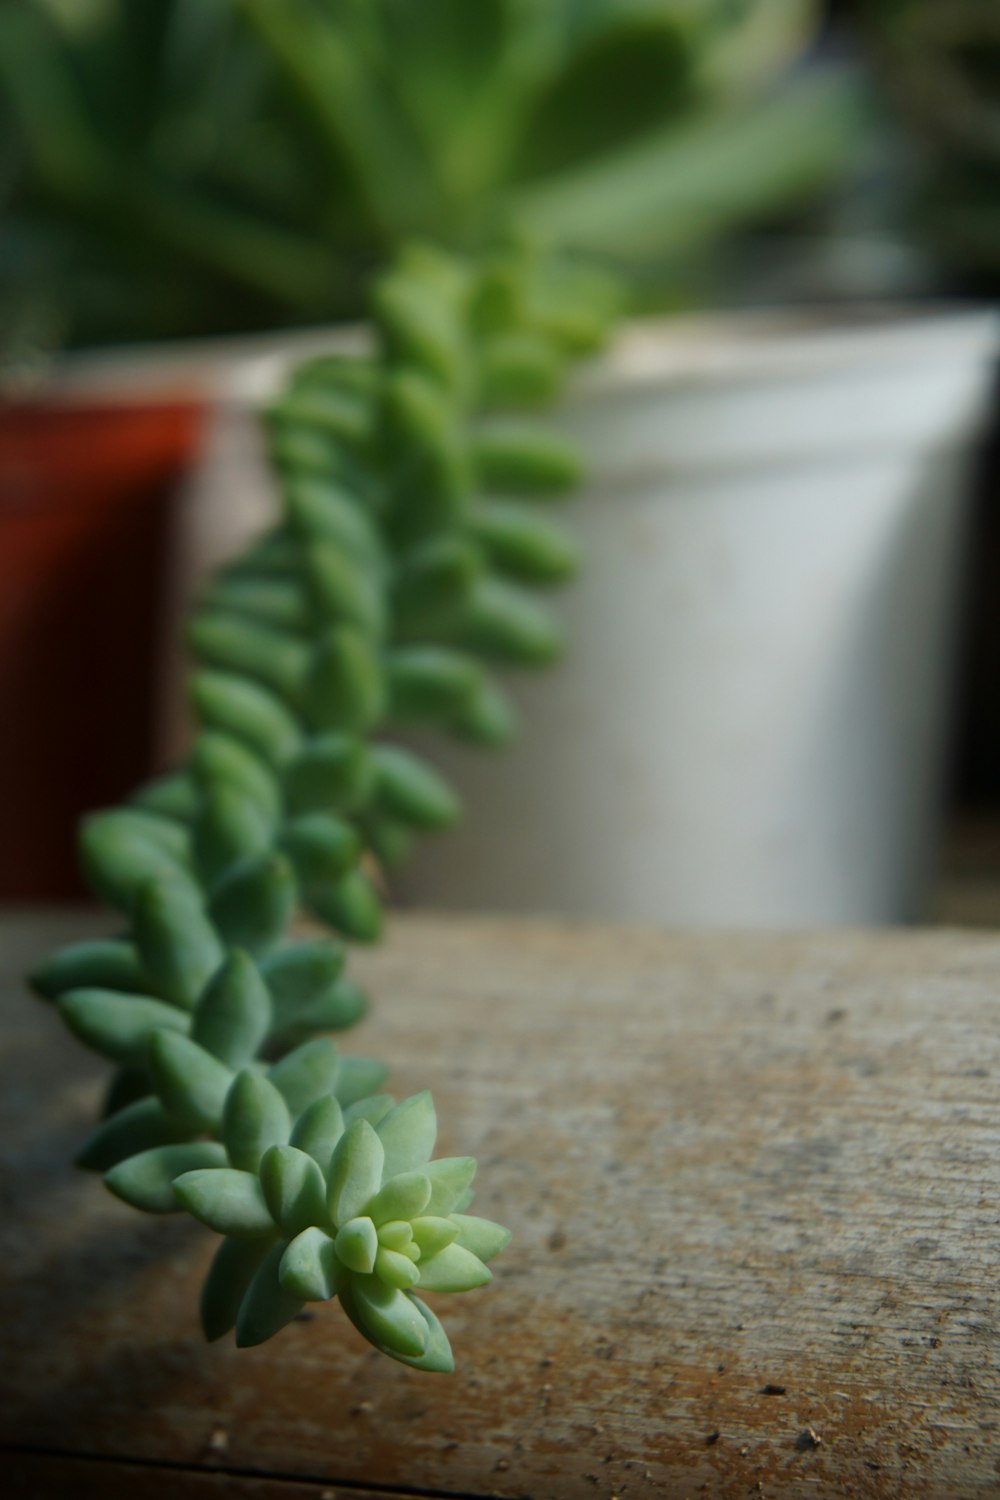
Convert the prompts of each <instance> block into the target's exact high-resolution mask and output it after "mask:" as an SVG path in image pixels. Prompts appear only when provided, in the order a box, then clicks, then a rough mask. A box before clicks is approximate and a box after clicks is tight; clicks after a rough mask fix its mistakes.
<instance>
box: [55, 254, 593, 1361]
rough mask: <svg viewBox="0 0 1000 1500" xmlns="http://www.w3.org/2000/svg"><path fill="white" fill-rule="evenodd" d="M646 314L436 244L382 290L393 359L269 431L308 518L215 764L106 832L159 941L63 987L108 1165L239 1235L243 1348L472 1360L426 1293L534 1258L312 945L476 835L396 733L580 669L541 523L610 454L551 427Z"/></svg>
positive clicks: (210, 607) (218, 606)
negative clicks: (445, 835) (345, 1040)
mask: <svg viewBox="0 0 1000 1500" xmlns="http://www.w3.org/2000/svg"><path fill="white" fill-rule="evenodd" d="M613 300H614V299H613V296H612V295H611V292H610V289H609V288H608V286H607V284H606V283H605V282H603V281H602V280H601V279H599V278H595V277H594V275H593V274H591V273H587V272H584V271H582V270H580V269H574V268H573V267H571V266H569V265H554V264H552V263H551V262H548V261H542V260H538V259H535V258H533V257H530V256H527V255H525V254H523V253H518V254H515V253H513V252H512V253H511V254H508V255H505V256H494V257H492V258H490V259H489V260H488V261H487V262H486V263H484V264H482V265H480V266H478V267H472V266H469V265H466V264H465V263H464V262H460V261H456V260H454V259H453V258H450V257H448V256H445V255H444V254H442V253H440V252H438V251H436V250H431V249H428V248H426V247H423V248H421V247H414V248H412V249H411V250H410V251H409V252H407V253H406V254H405V255H404V256H402V257H401V259H400V261H399V264H398V265H397V266H396V267H395V268H394V269H392V270H390V271H389V272H388V273H386V274H385V275H384V276H382V277H381V278H379V280H378V283H377V285H376V289H375V296H374V318H375V324H376V328H377V331H378V335H379V338H378V346H377V351H376V353H375V354H374V355H373V357H371V358H368V359H363V358H359V359H351V360H343V359H336V358H334V359H326V360H320V361H317V362H314V363H313V364H311V365H309V366H307V367H305V368H303V369H302V370H300V371H299V372H298V373H297V374H296V375H295V377H294V378H293V380H292V382H291V385H290V388H289V390H288V391H287V393H286V394H285V395H284V396H283V397H282V399H281V400H280V401H279V402H277V403H276V404H275V406H274V407H273V408H272V409H271V411H270V412H269V413H268V416H267V424H268V430H269V436H270V444H271V450H272V454H273V459H274V464H275V469H276V473H277V475H278V478H279V480H280V487H281V492H282V502H283V509H282V515H281V518H280V520H279V522H278V524H277V525H276V526H275V527H274V528H273V529H272V530H271V531H270V532H269V533H268V534H267V535H265V536H263V537H261V538H260V539H259V540H258V541H257V543H256V544H255V545H254V546H253V547H252V548H251V549H250V550H249V551H248V552H247V553H246V554H245V555H244V556H243V557H242V558H240V559H238V560H237V561H236V562H234V563H233V564H232V565H231V566H229V567H228V568H227V569H225V571H224V572H223V573H222V574H221V576H220V577H219V578H218V579H217V580H216V582H215V583H214V584H213V585H212V587H211V589H210V590H209V593H208V597H207V599H206V600H205V603H204V607H203V609H202V610H201V611H200V612H199V614H198V615H197V616H196V618H195V619H194V621H193V623H192V627H191V632H190V640H191V645H192V648H193V651H194V654H195V656H196V658H197V660H198V668H199V669H198V671H197V672H196V674H195V676H194V678H193V680H192V684H191V695H192V700H193V703H194V706H195V709H196V711H197V714H198V718H199V721H200V729H199V732H198V735H197V738H196V740H195V743H194V746H193V750H192V753H191V756H190V759H189V761H188V763H187V764H186V765H184V766H183V767H181V768H180V769H179V770H178V771H177V772H175V773H174V774H172V775H170V776H168V777H166V778H163V779H161V780H159V781H157V782H156V783H154V784H152V785H150V786H147V787H145V788H143V789H141V790H140V791H139V793H138V794H137V795H136V797H135V798H134V799H133V801H132V803H131V805H130V806H128V807H126V808H123V809H114V810H110V811H106V812H101V813H97V814H95V815H93V816H92V817H90V818H89V819H88V820H87V821H86V823H85V824H84V827H83V829H82V835H81V853H82V863H83V867H84V871H85V874H86V877H87V879H88V882H89V884H90V886H91V888H92V889H93V890H94V892H95V894H97V895H98V896H100V897H101V898H102V899H103V900H104V901H106V902H107V903H108V904H109V905H110V906H112V907H113V908H115V909H116V910H117V911H118V912H119V913H120V914H121V916H122V918H123V920H124V922H125V923H126V932H125V934H124V935H122V936H116V937H113V938H110V939H106V940H98V941H92V942H87V943H82V944H77V945H74V946H72V947H71V948H68V949H64V950H62V951H61V952H59V953H57V954H55V955H54V956H53V957H52V958H50V959H49V960H47V961H46V962H45V963H43V964H42V965H41V966H40V967H39V969H38V970H37V971H36V973H35V974H34V976H33V982H34V984H35V987H36V989H37V990H38V991H39V992H40V993H41V994H42V995H44V996H46V997H47V998H49V999H52V1000H54V1001H55V1002H56V1003H57V1005H58V1008H59V1011H60V1013H61V1015H62V1017H63V1019H64V1020H65V1021H66V1023H67V1024H68V1025H69V1027H70V1028H71V1029H72V1030H73V1031H74V1032H75V1034H76V1035H77V1036H78V1037H79V1038H80V1039H81V1040H82V1041H83V1042H84V1043H85V1044H86V1045H88V1046H90V1047H91V1048H93V1049H94V1050H96V1051H97V1052H99V1053H101V1054H102V1055H104V1056H105V1057H107V1058H108V1059H110V1060H111V1061H112V1062H113V1063H115V1064H116V1067H117V1071H116V1074H115V1077H114V1079H113V1081H112V1084H111V1087H110V1090H109V1093H108V1097H107V1104H106V1109H105V1116H104V1119H103V1120H102V1122H101V1123H100V1125H99V1126H98V1128H97V1130H96V1131H95V1133H94V1134H93V1135H92V1136H91V1138H90V1140H89V1141H88V1142H87V1144H86V1145H85V1146H84V1148H83V1151H82V1153H81V1156H80V1161H81V1164H82V1165H84V1166H86V1167H89V1168H91V1169H97V1170H101V1171H103V1172H104V1173H105V1180H106V1182H107V1184H108V1186H109V1187H110V1188H111V1189H112V1190H113V1191H114V1192H116V1193H117V1194H118V1195H119V1196H120V1197H122V1198H124V1199H125V1201H126V1202H128V1203H130V1204H133V1205H134V1206H135V1207H137V1208H140V1209H143V1210H146V1211H149V1212H154V1213H166V1212H171V1211H177V1210H180V1209H182V1208H183V1209H186V1210H188V1211H189V1212H190V1213H192V1214H193V1215H194V1216H195V1217H197V1218H199V1219H201V1220H202V1221H203V1222H204V1223H206V1224H207V1225H208V1226H209V1227H211V1228H213V1229H215V1230H217V1231H218V1232H219V1233H220V1234H222V1235H223V1236H224V1238H223V1241H222V1245H221V1247H220V1249H219V1251H218V1253H217V1255H216V1258H215V1261H214V1262H213V1266H212V1270H211V1271H210V1273H209V1277H208V1281H207V1283H206V1287H205V1291H204V1294H203V1299H202V1322H203V1326H204V1329H205V1332H206V1334H207V1336H208V1337H210V1338H216V1337H219V1336H221V1335H222V1334H223V1333H225V1332H227V1331H228V1330H229V1329H230V1328H232V1327H233V1326H235V1328H236V1335H237V1340H238V1342H240V1343H242V1344H252V1343H259V1342H262V1341H263V1340H264V1339H266V1338H268V1337H270V1336H271V1335H272V1334H273V1333H275V1332H277V1331H278V1330H279V1329H280V1328H281V1327H282V1326H284V1324H285V1323H287V1322H288V1321H289V1320H290V1319H291V1318H292V1317H294V1316H295V1315H296V1313H297V1312H298V1311H299V1309H300V1308H301V1306H302V1304H303V1302H304V1301H307V1300H328V1299H330V1298H331V1297H339V1300H340V1302H341V1305H342V1306H343V1308H344V1310H345V1311H346V1313H347V1315H348V1317H349V1318H350V1319H351V1320H352V1321H353V1322H354V1323H355V1324H356V1325H357V1326H358V1328H359V1329H360V1330H361V1331H362V1332H363V1333H364V1334H365V1335H366V1337H368V1338H369V1339H370V1340H371V1341H372V1342H373V1343H374V1344H375V1345H376V1347H378V1348H380V1349H382V1350H384V1351H385V1352H386V1353H388V1354H390V1355H392V1357H394V1358H396V1359H399V1360H402V1361H403V1362H405V1363H409V1364H412V1365H415V1366H416V1367H417V1368H421V1369H427V1370H443V1369H450V1368H451V1362H452V1359H451V1351H450V1348H449V1345H448V1340H447V1337H446V1335H445V1333H444V1331H443V1329H442V1328H441V1326H440V1324H439V1323H438V1321H437V1318H436V1317H435V1315H434V1314H433V1313H432V1312H431V1310H430V1309H429V1308H428V1307H427V1306H426V1305H425V1304H424V1303H423V1302H422V1300H421V1299H420V1298H419V1297H418V1296H417V1295H416V1290H422V1291H464V1290H468V1289H470V1288H472V1287H474V1286H478V1285H480V1284H482V1283H483V1282H484V1281H486V1280H488V1279H489V1271H488V1270H487V1267H486V1262H487V1261H489V1260H490V1259H491V1258H492V1257H493V1256H494V1255H495V1254H496V1253H497V1252H498V1251H499V1250H500V1249H502V1248H503V1245H504V1244H505V1243H506V1241H507V1238H508V1236H507V1233H506V1231H505V1230H502V1229H501V1228H500V1227H499V1226H497V1225H495V1224H493V1223H491V1222H490V1221H488V1220H485V1219H480V1218H477V1217H475V1216H471V1215H468V1214H467V1213H466V1212H465V1210H466V1208H467V1207H468V1205H469V1201H470V1198H471V1193H470V1183H471V1180H472V1175H473V1172H474V1169H475V1163H474V1162H473V1161H472V1160H471V1159H469V1158H445V1159H443V1160H437V1161H435V1160H432V1159H431V1156H432V1150H433V1146H434V1140H435V1133H436V1120H435V1115H434V1108H433V1104H432V1102H431V1100H430V1097H429V1095H426V1094H423V1095H417V1096H416V1097H414V1098H412V1099H409V1100H406V1101H404V1102H403V1103H402V1104H399V1105H396V1104H394V1101H393V1100H392V1099H391V1098H389V1097H388V1096H386V1095H383V1094H379V1093H376V1092H375V1090H377V1089H378V1088H379V1086H380V1084H381V1082H382V1080H383V1078H384V1074H385V1070H384V1069H383V1068H382V1067H381V1066H380V1065H379V1064H377V1063H374V1062H372V1061H371V1060H367V1059H363V1058H358V1057H342V1056H341V1055H340V1053H339V1051H338V1049H337V1047H336V1046H335V1045H334V1043H333V1041H332V1040H331V1039H330V1037H329V1035H328V1033H329V1032H330V1031H334V1030H339V1029H343V1028H345V1027H348V1026H349V1025H350V1024H351V1023H352V1022H354V1021H355V1020H357V1019H358V1017H359V1016H360V1015H361V1014H362V1012H363V1010H364V1008H365V1000H364V997H363V995H362V994H361V992H360V991H359V990H358V988H357V987H356V986H355V985H354V984H353V982H351V981H350V980H349V979H347V978H345V977H344V976H343V974H342V972H341V970H342V966H343V961H344V952H343V947H342V944H341V942H340V941H338V940H334V939H331V938H309V939H305V940H299V941H296V940H293V939H290V938H289V936H288V932H289V927H290V924H291V923H292V922H293V921H294V919H295V917H296V914H297V913H298V912H300V911H302V910H305V911H307V912H309V913H310V914H311V915H312V916H313V917H314V918H317V919H318V920H319V921H320V922H322V923H324V924H325V925H326V926H328V927H329V928H332V929H333V931H334V932H335V933H336V934H337V937H338V939H343V938H347V939H351V938H353V939H357V940H361V941H366V940H371V939H373V938H375V937H376V936H377V935H378V932H379V928H380V921H381V905H380V899H379V895H378V892H377V889H376V879H377V870H378V868H379V867H383V866H386V865H391V864H392V863H394V862H396V861H397V860H398V859H400V858H402V857H404V856H405V853H406V851H407V848H408V846H409V844H410V842H411V840H412V839H413V837H414V836H415V835H416V834H417V833H419V832H420V831H424V830H433V829H435V828H440V827H443V826H445V825H447V824H448V823H449V822H450V821H451V820H452V819H453V818H454V817H455V816H456V814H457V811H458V807H457V802H456V799H455V798H454V796H453V795H452V793H451V791H450V789H449V788H448V786H447V785H446V784H445V783H444V782H443V781H442V780H441V778H440V777H439V776H438V775H437V774H436V772H435V771H434V770H433V768H432V767H431V766H430V765H428V764H426V763H425V762H424V761H422V760H421V759H419V758H418V757H417V756H415V755H414V754H412V753H411V752H410V751H408V750H406V749H404V748H403V747H402V746H401V745H399V744H397V743H394V742H393V739H392V733H393V731H394V730H395V729H397V728H401V727H404V726H406V725H409V724H412V723H422V724H427V723H430V724H432V725H435V726H437V727H438V728H440V729H442V730H444V731H446V732H450V733H453V734H458V735H461V736H463V737H465V738H467V739H471V740H474V741H478V742H480V743H482V744H484V745H496V744H499V743H502V742H503V741H504V740H505V739H506V738H507V737H508V736H509V735H510V733H511V732H512V729H513V718H512V714H511V711H510V708H509V706H508V704H507V701H506V699H505V697H504V694H503V691H502V689H501V688H500V686H499V685H498V683H497V681H496V680H495V679H494V677H493V676H492V671H491V665H492V664H493V663H505V664H514V665H522V666H534V665H540V664H543V663H544V662H546V661H548V660H550V659H551V658H552V656H553V655H554V654H555V653H556V652H557V650H558V647H559V635H558V631H557V629H556V627H555V624H554V621H553V619H552V617H551V616H550V615H549V613H548V611H547V610H546V609H545V608H544V607H543V606H542V605H540V604H539V603H538V602H537V601H536V599H535V598H534V597H533V594H532V592H531V586H539V585H547V584H553V583H557V582H559V581H561V580H562V579H563V578H565V577H567V576H568V575H569V573H570V572H571V571H572V568H573V565H574V554H573V549H572V546H571V545H570V543H569V541H568V539H567V537H566V536H565V534H564V533H563V532H562V530H561V529H560V528H559V527H558V525H556V524H554V523H553V522H552V521H550V520H549V519H548V518H547V517H546V516H545V515H544V513H543V512H542V511H541V510H540V509H539V502H540V501H541V502H545V501H551V500H552V499H554V498H555V497H557V496H559V495H560V494H562V493H564V492H565V491H566V490H568V489H569V488H571V487H572V485H573V484H574V483H575V481H576V480H577V478H578V476H579V462H578V459H577V456H576V454H575V452H574V451H573V450H572V449H571V448H569V447H567V446H566V444H565V443H564V442H563V441H562V440H561V439H560V438H559V437H558V436H557V435H555V434H554V433H553V432H551V431H549V430H548V429H547V428H546V427H545V425H544V424H542V423H539V422H538V421H537V420H536V419H534V418H525V416H524V415H521V414H519V413H520V412H521V410H522V409H523V408H524V407H526V406H527V407H533V406H538V405H541V404H545V403H546V402H548V401H550V400H551V399H553V397H554V396H555V395H556V394H557V392H558V390H559V388H560V385H561V383H562V380H563V376H564V373H565V371H566V368H567V366H568V363H569V361H570V360H571V359H572V357H573V356H575V355H578V354H580V353H582V352H584V351H586V350H587V349H590V348H592V347H594V346H595V344H596V343H597V342H598V341H599V340H600V338H601V336H602V334H603V331H604V326H605V324H606V321H607V318H608V316H609V315H610V313H611V311H612V305H613ZM496 490H502V491H503V492H504V495H505V498H504V499H502V500H501V499H498V498H491V494H492V492H494V491H496Z"/></svg>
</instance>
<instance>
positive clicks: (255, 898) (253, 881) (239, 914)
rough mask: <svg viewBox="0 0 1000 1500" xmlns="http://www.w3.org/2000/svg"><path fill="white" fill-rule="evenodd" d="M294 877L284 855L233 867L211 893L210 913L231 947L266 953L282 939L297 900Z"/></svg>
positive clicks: (268, 855) (270, 856) (269, 855)
mask: <svg viewBox="0 0 1000 1500" xmlns="http://www.w3.org/2000/svg"><path fill="white" fill-rule="evenodd" d="M296 894H297V892H296V887H295V876H294V874H293V873H292V867H291V865H290V864H289V862H288V860H287V859H286V858H285V856H284V855H283V854H274V853H269V854H263V855H261V856H259V857H258V858H254V859H247V860H244V861H243V862H242V863H241V864H238V865H235V866H234V867H233V868H232V869H231V870H230V871H229V872H228V873H227V874H226V875H225V876H224V877H223V878H222V880H220V881H219V883H218V885H217V886H216V887H215V889H214V890H213V892H212V898H211V901H210V902H209V913H210V915H211V918H212V921H213V922H214V923H215V925H216V926H217V927H218V929H219V931H220V932H221V933H222V936H223V937H224V938H225V940H226V942H227V943H228V944H229V946H230V947H240V948H246V949H248V951H249V952H250V953H254V954H259V953H266V952H267V950H268V948H272V947H273V946H274V944H275V943H277V942H278V940H279V939H280V938H281V936H282V934H283V933H284V931H285V929H286V927H287V926H288V923H289V922H290V920H291V917H292V912H293V911H294V909H295V899H296Z"/></svg>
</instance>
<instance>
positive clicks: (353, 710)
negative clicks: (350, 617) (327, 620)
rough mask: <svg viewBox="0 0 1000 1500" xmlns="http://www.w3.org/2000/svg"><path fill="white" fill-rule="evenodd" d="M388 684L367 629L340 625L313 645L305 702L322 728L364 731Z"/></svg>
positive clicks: (376, 714) (380, 706) (374, 718)
mask: <svg viewBox="0 0 1000 1500" xmlns="http://www.w3.org/2000/svg"><path fill="white" fill-rule="evenodd" d="M384 703H385V689H384V687H383V683H382V672H381V668H380V666H379V662H378V657H377V655H376V653H375V651H374V649H373V646H372V643H371V641H370V639H369V637H368V636H367V635H365V634H364V633H363V632H362V631H360V630H358V629H357V628H356V627H354V626H352V625H336V626H334V627H333V628H332V629H330V630H328V631H327V632H326V634H325V635H324V636H323V638H322V640H321V641H320V642H319V644H318V645H317V646H316V647H315V648H314V649H313V652H312V656H311V659H310V664H309V669H308V672H307V674H306V679H305V689H304V695H303V704H304V707H305V711H306V715H307V717H308V719H309V721H310V723H311V724H312V725H313V727H314V728H316V729H318V730H326V731H331V730H339V731H340V732H341V733H347V734H361V733H364V732H365V731H366V730H368V729H371V727H372V725H373V724H375V723H376V722H377V720H378V719H379V717H380V715H381V713H382V710H383V707H384Z"/></svg>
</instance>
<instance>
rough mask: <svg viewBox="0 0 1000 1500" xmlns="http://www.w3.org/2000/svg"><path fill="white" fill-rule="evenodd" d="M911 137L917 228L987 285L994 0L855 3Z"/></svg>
mask: <svg viewBox="0 0 1000 1500" xmlns="http://www.w3.org/2000/svg"><path fill="white" fill-rule="evenodd" d="M860 18H861V20H862V21H863V22H864V23H865V26H866V33H867V37H868V39H869V40H870V42H871V43H872V45H873V52H874V56H875V59H876V62H877V65H878V68H879V73H880V76H881V78H882V80H883V81H884V85H885V89H886V93H887V95H888V98H889V100H890V101H891V102H892V104H893V105H894V106H895V108H896V111H897V115H898V119H899V120H900V122H901V123H902V124H903V125H904V126H905V127H906V129H907V131H908V133H909V137H910V142H911V150H910V155H911V162H910V175H911V179H912V186H913V193H912V199H911V215H912V223H913V228H914V229H915V231H916V234H917V235H918V237H919V238H920V240H922V241H923V243H925V244H926V245H927V246H928V247H929V248H930V249H932V250H933V251H934V252H936V254H937V255H938V257H939V258H940V260H941V261H942V262H943V263H944V264H945V265H947V266H950V267H952V268H953V270H955V271H958V272H959V273H964V275H965V277H966V278H967V279H968V280H970V281H972V282H973V283H976V284H979V285H980V286H981V287H982V288H983V289H995V288H996V286H997V285H998V283H1000V11H998V9H997V7H996V5H994V4H991V3H990V0H950V3H949V4H947V5H941V4H935V3H933V0H875V3H874V4H869V5H866V6H864V7H862V8H861V10H860Z"/></svg>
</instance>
